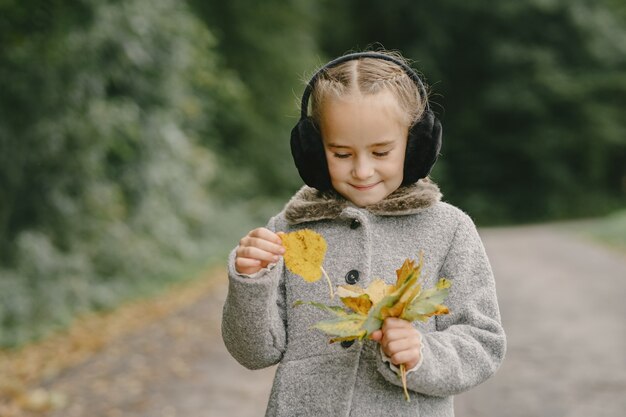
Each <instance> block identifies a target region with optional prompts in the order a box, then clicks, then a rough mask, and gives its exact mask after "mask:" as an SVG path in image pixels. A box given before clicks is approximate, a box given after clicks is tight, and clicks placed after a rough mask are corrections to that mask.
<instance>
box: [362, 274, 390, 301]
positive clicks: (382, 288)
mask: <svg viewBox="0 0 626 417" xmlns="http://www.w3.org/2000/svg"><path fill="white" fill-rule="evenodd" d="M393 289H394V287H393V285H390V284H386V283H385V281H383V280H382V279H375V280H374V281H372V283H371V284H370V285H368V286H367V288H366V289H365V293H366V294H367V295H369V296H370V300H372V303H374V304H376V303H378V302H379V301H380V300H382V299H383V298H384V297H385V296H386V295H389V294H391V293H392V292H393Z"/></svg>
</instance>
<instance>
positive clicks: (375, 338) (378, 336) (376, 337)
mask: <svg viewBox="0 0 626 417" xmlns="http://www.w3.org/2000/svg"><path fill="white" fill-rule="evenodd" d="M382 338H383V332H382V331H380V330H375V331H374V332H373V333H372V334H371V335H370V339H371V340H373V341H375V342H380V341H381V339H382Z"/></svg>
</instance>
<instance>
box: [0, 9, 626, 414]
mask: <svg viewBox="0 0 626 417" xmlns="http://www.w3.org/2000/svg"><path fill="white" fill-rule="evenodd" d="M380 47H384V48H386V49H390V50H398V51H400V52H401V53H402V54H403V55H404V56H406V57H407V58H409V59H411V60H412V61H413V62H414V67H415V68H417V69H418V70H419V71H420V72H421V73H422V74H423V75H424V78H425V80H426V81H427V83H428V84H429V85H430V86H431V102H432V106H433V108H434V109H435V111H436V112H437V113H438V115H439V117H440V118H441V120H442V122H443V125H444V145H443V149H442V156H441V158H440V159H439V162H438V163H437V165H436V167H435V169H434V171H433V173H432V178H433V179H434V181H435V182H437V183H438V184H439V185H440V187H441V188H442V191H443V193H444V198H445V200H446V201H448V202H450V203H452V204H455V205H457V206H459V207H461V208H462V209H463V210H465V211H467V212H468V213H469V214H470V215H471V216H472V217H473V218H474V219H475V221H476V222H477V224H478V225H479V226H481V227H486V226H503V225H507V226H510V225H519V224H527V223H538V222H541V223H543V222H554V221H563V220H575V219H582V218H584V219H586V222H585V226H584V227H583V226H581V227H583V228H585V230H587V231H588V232H589V233H590V234H594V235H596V236H599V237H600V238H601V239H603V240H604V241H606V242H609V243H612V244H616V245H626V212H625V211H624V209H625V208H626V117H625V116H626V113H625V110H624V109H625V108H626V3H624V1H623V0H594V1H590V0H567V1H566V0H523V1H516V2H488V1H483V0H474V1H470V2H468V1H462V0H440V1H437V2H426V1H415V0H410V1H409V0H398V1H393V2H380V1H373V0H360V1H356V0H346V1H342V2H332V1H328V0H322V1H309V0H288V1H275V0H269V1H264V2H258V1H252V0H233V1H220V2H218V1H212V0H209V1H207V0H203V1H200V0H188V1H180V0H128V1H113V0H112V1H104V0H100V1H98V0H51V1H47V2H42V1H33V0H22V1H16V0H0V347H1V348H2V349H4V350H6V351H9V350H14V349H17V348H20V347H22V346H24V345H25V344H28V343H32V342H33V341H36V340H39V339H40V338H41V337H43V336H45V335H48V334H50V333H51V332H53V331H55V330H58V329H63V328H66V326H68V325H69V324H70V323H72V320H73V319H74V318H75V317H77V316H79V315H81V314H84V313H87V312H90V311H109V310H111V309H113V308H115V307H116V306H119V305H121V304H122V303H124V302H127V301H128V300H133V299H137V298H138V297H146V296H147V297H150V296H152V295H155V294H158V293H160V292H162V291H163V289H164V288H168V286H170V285H171V284H173V283H176V282H182V281H186V280H189V279H191V278H192V277H195V276H197V275H198V274H199V273H201V272H202V271H205V270H207V268H208V267H209V266H211V265H215V264H220V263H223V259H224V256H225V254H226V253H227V252H228V250H230V249H231V248H232V247H233V246H235V245H236V242H237V241H238V239H239V238H240V237H241V236H242V235H243V234H245V233H246V232H247V231H248V230H250V228H252V227H256V226H259V225H263V224H264V223H265V221H266V220H267V218H268V217H269V216H271V215H272V214H273V213H275V212H276V211H277V210H279V209H280V208H281V207H282V205H283V204H284V202H285V201H286V199H287V198H288V197H289V196H290V195H291V194H292V193H293V192H294V191H295V190H297V189H298V188H299V187H300V186H301V180H300V178H299V177H298V175H297V172H296V170H295V168H294V166H293V163H292V159H291V155H290V151H289V145H288V140H289V133H290V130H291V127H292V126H293V125H294V124H295V123H296V121H297V118H298V114H299V109H298V104H299V99H300V95H301V93H302V91H303V88H304V82H305V81H306V80H308V77H309V76H310V75H311V74H312V73H313V72H314V71H315V69H316V68H317V67H319V66H320V65H322V64H323V63H325V62H326V61H328V60H329V59H331V58H334V57H336V56H338V55H340V54H343V53H346V52H350V51H359V50H364V49H368V48H369V49H377V48H380ZM589 219H596V220H595V221H593V222H591V221H589ZM0 414H1V413H0Z"/></svg>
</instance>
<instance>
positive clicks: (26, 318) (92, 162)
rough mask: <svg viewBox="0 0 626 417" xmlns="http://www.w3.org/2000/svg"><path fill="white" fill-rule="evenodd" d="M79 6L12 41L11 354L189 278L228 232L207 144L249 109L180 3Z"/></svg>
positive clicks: (0, 317)
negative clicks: (160, 285) (80, 315)
mask: <svg viewBox="0 0 626 417" xmlns="http://www.w3.org/2000/svg"><path fill="white" fill-rule="evenodd" d="M80 5H81V6H82V7H81V8H80V9H79V10H80V12H78V11H74V7H73V6H74V3H73V2H55V3H53V4H52V5H51V6H50V8H47V9H43V10H40V9H37V12H35V14H36V15H37V16H38V17H39V19H40V20H38V22H39V24H38V25H36V26H37V27H36V28H35V29H36V30H35V31H34V32H33V31H32V30H31V29H32V28H31V27H29V26H28V25H27V24H26V23H28V22H30V20H29V18H31V17H32V16H31V15H30V13H29V10H30V9H28V6H29V5H28V2H27V3H26V4H21V5H20V6H14V7H13V8H12V9H9V10H11V11H12V12H13V13H12V14H9V15H5V16H7V17H6V18H5V19H6V20H7V22H8V25H3V26H2V28H3V29H2V34H1V35H0V37H1V38H2V39H3V41H4V42H3V44H2V50H1V55H0V90H2V91H3V94H2V95H1V96H0V113H2V114H8V115H10V116H11V117H9V118H3V121H2V124H1V126H0V141H1V142H0V143H1V144H2V147H1V149H2V150H3V151H2V152H1V153H0V155H1V156H0V157H1V158H2V161H1V163H0V181H1V186H0V193H1V196H0V201H2V204H1V206H0V239H1V243H0V248H1V249H2V250H1V251H0V253H1V255H0V256H1V257H2V259H1V261H2V262H1V264H0V265H3V267H2V269H0V301H1V302H0V305H1V307H0V323H1V325H2V327H3V328H4V331H3V332H2V333H1V335H0V345H14V344H19V343H21V342H23V341H25V340H28V339H30V338H32V337H34V336H37V335H39V334H41V332H42V331H43V330H44V329H45V328H47V327H48V326H49V325H50V324H51V323H52V324H55V325H62V324H65V323H67V322H68V321H69V320H70V318H71V317H72V315H73V314H75V313H76V312H80V311H85V310H88V309H92V308H107V307H110V306H112V305H114V304H116V303H118V302H119V301H120V299H124V298H126V297H130V296H132V295H134V294H138V293H143V292H145V291H146V289H147V288H153V287H154V285H153V284H152V283H153V282H159V281H164V280H165V281H168V280H173V279H177V278H178V277H179V276H180V275H182V274H183V273H184V271H187V268H188V267H187V266H186V265H189V264H194V263H196V264H197V263H202V264H204V263H206V262H207V261H208V260H209V259H210V257H211V252H210V251H211V250H212V249H215V248H214V247H213V246H211V245H214V243H212V242H213V241H212V239H215V238H219V235H218V236H216V234H219V233H224V230H223V229H222V228H221V226H220V224H219V222H218V220H217V219H218V217H219V215H218V213H219V212H218V206H217V203H216V202H215V201H214V200H215V198H214V197H212V196H210V195H209V193H208V190H209V186H210V183H211V181H213V180H214V179H215V177H216V166H217V163H216V159H215V156H214V155H213V154H212V152H211V151H209V150H208V148H207V147H206V146H203V145H206V144H207V143H211V141H214V142H218V141H219V140H218V139H217V138H216V137H215V127H214V125H215V119H214V117H215V111H214V109H216V108H219V107H220V106H221V104H222V103H223V102H236V101H237V100H240V98H239V97H238V94H239V90H238V89H237V85H238V81H237V79H236V78H235V77H233V76H229V75H228V74H224V73H222V72H221V68H220V67H219V64H218V58H217V54H216V53H215V50H214V49H215V39H214V38H213V36H212V35H211V33H210V32H209V31H208V30H207V29H206V27H204V25H202V23H201V22H200V21H198V20H197V19H196V18H195V17H194V16H193V15H192V14H191V13H190V12H189V11H188V10H187V8H186V7H185V6H184V4H182V5H181V3H180V2H177V1H175V0H158V1H148V0H133V1H129V2H123V3H118V2H96V1H84V2H81V3H80ZM70 9H71V10H70ZM38 13H39V14H38ZM59 22H62V23H63V26H59ZM211 134H212V135H213V136H211ZM213 256H215V255H213ZM187 272H188V271H187Z"/></svg>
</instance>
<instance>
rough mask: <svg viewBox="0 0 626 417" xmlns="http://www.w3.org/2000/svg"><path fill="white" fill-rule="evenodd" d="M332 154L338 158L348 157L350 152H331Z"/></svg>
mask: <svg viewBox="0 0 626 417" xmlns="http://www.w3.org/2000/svg"><path fill="white" fill-rule="evenodd" d="M333 156H334V157H335V158H340V159H345V158H350V154H349V153H335V154H333Z"/></svg>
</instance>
